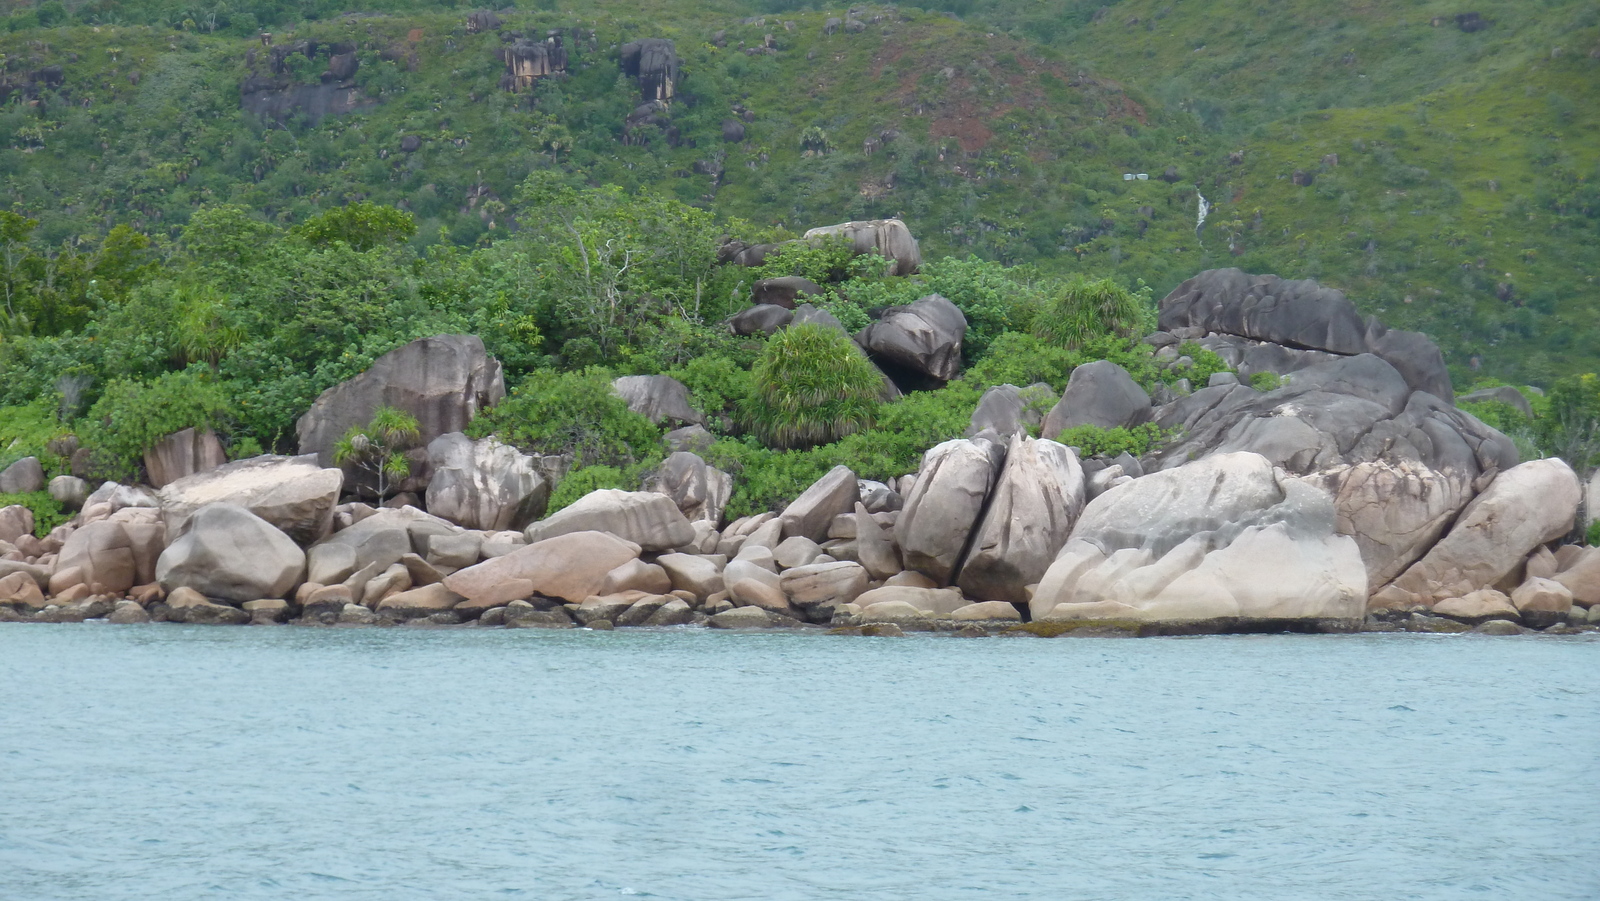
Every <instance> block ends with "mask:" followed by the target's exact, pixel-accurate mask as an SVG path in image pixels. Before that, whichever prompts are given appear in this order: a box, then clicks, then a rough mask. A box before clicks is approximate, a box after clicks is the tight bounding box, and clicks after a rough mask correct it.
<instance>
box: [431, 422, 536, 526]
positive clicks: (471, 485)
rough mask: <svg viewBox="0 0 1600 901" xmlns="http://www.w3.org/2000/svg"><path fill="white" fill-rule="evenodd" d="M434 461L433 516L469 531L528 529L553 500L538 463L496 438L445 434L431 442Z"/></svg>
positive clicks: (458, 433)
mask: <svg viewBox="0 0 1600 901" xmlns="http://www.w3.org/2000/svg"><path fill="white" fill-rule="evenodd" d="M428 462H429V464H430V465H431V467H432V469H433V478H432V479H431V480H429V482H428V492H427V503H428V512H430V513H432V514H433V515H435V516H439V517H443V518H444V519H448V520H450V521H451V522H453V523H456V524H457V525H460V526H464V527H466V528H468V529H479V530H482V531H488V532H499V531H504V530H506V529H523V528H525V527H526V526H527V525H528V523H530V522H532V521H534V520H536V519H538V518H539V517H540V516H542V515H544V508H545V504H546V503H547V502H548V501H549V500H550V485H549V483H548V482H546V481H545V480H544V477H543V476H542V475H540V474H539V466H538V463H537V462H536V461H535V460H534V459H533V458H532V457H529V456H527V455H525V454H521V453H518V452H517V450H516V449H515V448H513V447H509V446H507V445H504V444H501V443H500V442H499V441H497V440H495V439H493V438H484V439H481V440H479V441H473V440H472V439H470V438H468V437H467V436H466V435H463V434H462V433H460V432H449V433H447V434H444V435H440V436H439V437H437V438H435V439H433V440H432V441H431V442H429V443H428Z"/></svg>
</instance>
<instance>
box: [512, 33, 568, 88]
mask: <svg viewBox="0 0 1600 901" xmlns="http://www.w3.org/2000/svg"><path fill="white" fill-rule="evenodd" d="M500 58H501V59H503V60H505V64H506V75H505V78H504V79H502V80H501V87H503V88H505V89H506V90H508V91H523V90H527V89H528V88H531V87H533V83H534V82H535V81H538V80H539V79H540V78H543V77H544V76H546V75H554V74H555V73H557V72H565V71H567V50H566V47H565V46H563V45H562V43H561V35H560V34H559V33H554V32H552V33H551V34H550V35H549V36H548V37H546V38H545V39H544V40H542V41H534V40H527V39H519V40H517V41H516V42H515V43H513V44H512V45H511V46H510V47H507V48H505V49H503V50H501V51H500Z"/></svg>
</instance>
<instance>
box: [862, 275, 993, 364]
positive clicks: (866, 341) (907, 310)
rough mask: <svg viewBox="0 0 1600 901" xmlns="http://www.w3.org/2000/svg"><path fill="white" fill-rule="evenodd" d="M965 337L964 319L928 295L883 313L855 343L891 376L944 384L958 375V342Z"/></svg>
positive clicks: (951, 306)
mask: <svg viewBox="0 0 1600 901" xmlns="http://www.w3.org/2000/svg"><path fill="white" fill-rule="evenodd" d="M966 334H967V317H966V316H964V315H962V313H961V311H960V310H959V309H957V308H956V305H955V304H953V303H951V302H950V301H948V300H946V299H944V298H943V297H940V296H939V295H937V294H930V295H928V296H927V297H924V298H922V299H921V300H919V301H917V302H915V303H909V304H906V305H905V306H900V307H890V308H889V309H887V310H885V311H884V313H883V316H882V317H881V318H879V319H878V321H877V322H874V323H872V324H871V325H869V326H867V328H866V330H865V331H863V332H862V333H861V337H860V338H859V341H860V343H861V345H862V346H863V347H865V348H866V349H867V351H868V352H869V353H870V354H872V357H873V360H874V361H875V362H877V363H878V364H879V365H880V366H884V367H885V368H886V370H887V371H888V372H889V373H890V375H891V376H893V375H895V374H897V373H902V372H905V373H913V374H915V375H918V376H922V377H925V378H931V379H935V380H938V381H941V382H945V381H949V380H950V379H953V378H955V377H956V376H957V375H959V374H960V373H961V341H962V339H963V338H965V337H966ZM913 386H915V383H913ZM902 387H906V386H904V385H902Z"/></svg>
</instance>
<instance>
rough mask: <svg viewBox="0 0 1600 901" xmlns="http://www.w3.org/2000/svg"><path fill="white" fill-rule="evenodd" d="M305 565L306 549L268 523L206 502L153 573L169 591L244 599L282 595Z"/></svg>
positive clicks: (231, 506)
mask: <svg viewBox="0 0 1600 901" xmlns="http://www.w3.org/2000/svg"><path fill="white" fill-rule="evenodd" d="M305 568H306V555H305V552H304V551H302V550H300V548H299V546H298V545H296V544H295V543H294V542H293V541H291V540H290V539H289V537H288V536H287V535H285V534H283V532H281V531H279V530H278V529H277V528H276V527H275V526H273V525H272V524H271V523H269V522H267V521H266V520H264V519H262V518H261V517H259V516H256V515H255V514H254V513H251V512H250V511H249V510H246V509H245V508H244V507H241V506H238V505H236V504H209V505H207V506H204V507H201V508H200V509H199V510H197V511H195V513H194V514H193V515H192V516H190V517H189V519H188V521H187V522H186V524H185V530H184V531H183V532H182V533H181V534H179V535H178V537H177V538H176V540H174V541H173V542H172V543H171V544H169V545H167V549H166V550H165V551H162V552H161V558H160V559H159V560H157V561H156V571H155V577H156V580H157V581H158V582H160V583H161V586H162V587H163V588H165V589H167V590H168V591H169V592H170V591H172V590H174V589H177V588H191V589H193V590H195V591H198V592H199V593H201V594H203V595H205V596H206V597H211V598H223V599H225V600H230V601H240V602H242V601H254V600H258V599H261V598H281V597H285V596H286V595H288V593H289V592H290V591H291V590H292V589H293V588H294V587H295V586H296V585H298V584H300V581H301V577H302V576H303V575H304V574H305Z"/></svg>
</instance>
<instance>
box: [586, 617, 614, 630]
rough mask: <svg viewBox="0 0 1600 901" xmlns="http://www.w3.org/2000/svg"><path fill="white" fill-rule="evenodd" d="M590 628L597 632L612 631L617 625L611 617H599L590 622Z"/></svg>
mask: <svg viewBox="0 0 1600 901" xmlns="http://www.w3.org/2000/svg"><path fill="white" fill-rule="evenodd" d="M589 628H590V629H593V630H594V631H596V632H610V631H611V630H612V629H615V628H616V626H613V625H612V624H611V620H609V619H597V620H595V621H594V622H592V623H590V624H589Z"/></svg>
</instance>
